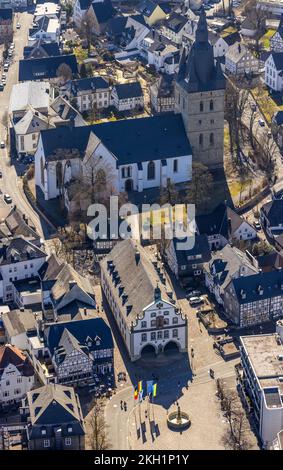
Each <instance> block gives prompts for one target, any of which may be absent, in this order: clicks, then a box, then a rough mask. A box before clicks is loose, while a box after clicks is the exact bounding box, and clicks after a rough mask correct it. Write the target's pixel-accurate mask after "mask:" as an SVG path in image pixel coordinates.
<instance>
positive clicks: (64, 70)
mask: <svg viewBox="0 0 283 470" xmlns="http://www.w3.org/2000/svg"><path fill="white" fill-rule="evenodd" d="M57 77H58V78H59V80H60V81H62V82H63V83H66V82H67V81H68V80H71V79H72V77H73V73H72V70H71V68H70V67H69V65H67V64H64V63H63V64H61V65H59V67H58V69H57Z"/></svg>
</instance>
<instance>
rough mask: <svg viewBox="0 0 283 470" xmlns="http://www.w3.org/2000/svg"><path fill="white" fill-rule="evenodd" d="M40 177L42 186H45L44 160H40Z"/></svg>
mask: <svg viewBox="0 0 283 470" xmlns="http://www.w3.org/2000/svg"><path fill="white" fill-rule="evenodd" d="M40 177H41V184H42V186H44V163H43V158H42V157H41V159H40Z"/></svg>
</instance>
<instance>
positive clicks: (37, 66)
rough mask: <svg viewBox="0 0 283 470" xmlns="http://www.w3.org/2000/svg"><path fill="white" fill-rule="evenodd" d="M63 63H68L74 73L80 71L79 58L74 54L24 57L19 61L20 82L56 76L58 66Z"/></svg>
mask: <svg viewBox="0 0 283 470" xmlns="http://www.w3.org/2000/svg"><path fill="white" fill-rule="evenodd" d="M62 64H66V65H68V66H69V67H70V69H71V71H72V74H73V75H76V74H77V73H78V64H77V59H76V56H75V55H74V54H69V55H59V56H54V57H44V58H41V59H22V60H20V62H19V82H24V81H27V80H44V79H50V78H56V77H57V72H58V68H59V67H60V65H62Z"/></svg>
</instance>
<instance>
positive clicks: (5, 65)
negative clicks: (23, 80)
mask: <svg viewBox="0 0 283 470" xmlns="http://www.w3.org/2000/svg"><path fill="white" fill-rule="evenodd" d="M3 70H4V72H8V70H9V64H7V63H5V64H4V66H3Z"/></svg>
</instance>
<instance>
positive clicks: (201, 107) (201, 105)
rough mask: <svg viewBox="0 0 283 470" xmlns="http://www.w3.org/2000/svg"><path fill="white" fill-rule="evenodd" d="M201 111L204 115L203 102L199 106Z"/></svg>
mask: <svg viewBox="0 0 283 470" xmlns="http://www.w3.org/2000/svg"><path fill="white" fill-rule="evenodd" d="M199 110H200V112H201V113H202V112H203V102H202V101H201V102H200V104H199Z"/></svg>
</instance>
